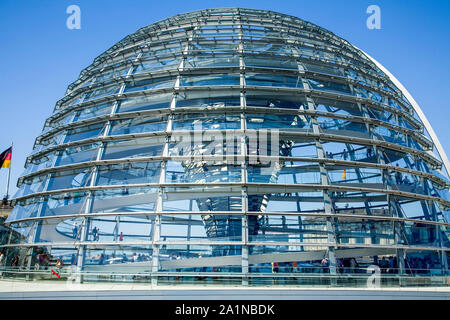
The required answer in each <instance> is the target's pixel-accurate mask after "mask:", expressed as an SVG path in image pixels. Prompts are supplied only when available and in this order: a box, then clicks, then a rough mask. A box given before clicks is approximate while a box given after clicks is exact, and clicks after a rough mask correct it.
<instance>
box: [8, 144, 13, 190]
mask: <svg viewBox="0 0 450 320" xmlns="http://www.w3.org/2000/svg"><path fill="white" fill-rule="evenodd" d="M13 144H14V143H13V142H11V160H10V163H9V170H8V180H7V182H6V199H9V180H10V178H11V162H12V148H13Z"/></svg>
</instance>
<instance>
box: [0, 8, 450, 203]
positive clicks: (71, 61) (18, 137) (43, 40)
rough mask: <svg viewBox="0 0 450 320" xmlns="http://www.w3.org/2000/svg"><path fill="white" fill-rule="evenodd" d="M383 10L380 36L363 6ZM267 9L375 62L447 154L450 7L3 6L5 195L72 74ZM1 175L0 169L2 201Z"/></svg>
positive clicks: (1, 183) (0, 184) (0, 137)
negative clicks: (212, 21)
mask: <svg viewBox="0 0 450 320" xmlns="http://www.w3.org/2000/svg"><path fill="white" fill-rule="evenodd" d="M72 4H76V5H78V6H80V8H81V30H69V29H67V28H66V20H67V18H68V16H69V15H68V14H66V8H67V7H68V6H69V5H72ZM371 4H375V5H378V6H379V7H380V8H381V30H369V29H368V28H367V27H366V19H367V17H368V16H369V15H368V14H366V8H367V7H368V6H369V5H371ZM210 7H244V8H257V9H265V10H274V11H278V12H281V13H286V14H290V15H293V16H297V17H299V18H302V19H305V20H308V21H311V22H313V23H315V24H318V25H319V26H321V27H324V28H326V29H328V30H330V31H332V32H334V33H335V34H337V35H338V36H340V37H342V38H344V39H346V40H348V41H349V42H350V43H352V44H354V45H356V46H357V47H359V48H361V49H362V50H364V51H366V52H367V53H368V54H370V55H371V56H372V57H374V58H375V59H377V60H378V61H379V62H380V63H382V64H383V65H384V66H385V67H386V68H387V69H388V70H390V72H391V73H393V74H394V75H395V76H396V77H397V78H398V79H399V80H400V81H401V82H402V83H403V85H404V86H405V87H406V88H407V89H408V91H409V92H410V93H411V94H412V95H413V97H414V98H415V100H416V101H417V102H418V103H419V105H420V106H421V107H422V109H423V110H424V112H425V115H426V116H427V117H428V120H429V121H430V122H431V125H432V126H433V127H434V129H435V131H436V134H437V135H438V137H439V139H440V141H441V143H442V145H443V147H444V149H446V150H447V152H448V153H450V140H449V138H450V130H449V124H450V123H449V119H450V117H449V115H448V114H449V113H450V107H449V102H448V98H447V94H448V93H449V91H450V90H449V89H450V88H449V84H450V81H449V77H448V71H450V59H449V58H448V53H449V51H450V40H449V39H450V37H449V34H450V19H449V14H448V13H449V12H450V1H448V0H443V1H432V2H429V1H417V0H410V1H402V0H396V1H394V0H390V1H384V0H383V1H381V0H371V1H365V0H342V1H335V0H334V1H333V0H315V1H311V0H295V1H284V0H279V1H273V0H272V1H266V0H257V1H246V0H240V1H214V2H213V1H200V0H199V1H197V0H189V1H186V0H184V1H178V0H171V1H153V0H122V1H117V0H82V1H75V0H71V1H65V0H59V1H56V0H53V1H48V0H40V1H37V0H28V1H17V0H16V1H14V0H1V1H0V41H1V50H0V68H1V71H2V76H1V77H0V93H1V100H0V149H1V150H0V152H1V151H3V150H4V149H6V148H7V147H8V146H9V145H10V143H11V141H14V153H13V160H12V172H11V188H10V194H14V192H15V190H16V187H15V184H16V181H17V178H18V177H19V175H20V174H21V173H22V171H23V165H24V163H25V158H26V156H27V155H28V154H29V153H30V152H31V150H32V146H33V143H34V139H35V137H36V136H38V135H39V133H40V132H41V130H42V127H43V124H44V121H45V119H46V118H47V117H48V116H50V114H51V113H52V111H53V108H54V106H55V103H56V101H57V100H59V99H60V98H62V96H63V95H64V92H65V90H66V87H67V85H68V84H70V83H71V82H72V81H74V80H76V79H77V77H78V75H79V72H80V71H81V70H82V69H83V68H85V67H87V66H88V65H89V64H90V63H91V62H92V61H93V59H94V58H95V57H96V56H98V55H99V54H101V53H102V52H103V51H105V50H107V49H108V48H109V47H111V46H112V45H114V43H116V42H118V41H119V40H121V39H122V38H123V37H125V36H126V35H128V34H130V33H132V32H134V31H136V30H137V29H139V28H141V27H143V26H145V25H149V24H151V23H154V22H157V21H159V20H162V19H164V18H167V17H170V16H172V15H175V14H179V13H183V12H188V11H193V10H198V9H204V8H210ZM6 176H7V170H6V169H1V170H0V195H1V196H3V194H4V190H5V185H6Z"/></svg>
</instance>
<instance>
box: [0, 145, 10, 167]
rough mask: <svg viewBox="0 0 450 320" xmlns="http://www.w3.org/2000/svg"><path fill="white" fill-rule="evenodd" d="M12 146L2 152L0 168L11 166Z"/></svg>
mask: <svg viewBox="0 0 450 320" xmlns="http://www.w3.org/2000/svg"><path fill="white" fill-rule="evenodd" d="M11 155H12V147H9V148H8V149H6V150H5V151H3V152H2V153H1V154H0V168H11Z"/></svg>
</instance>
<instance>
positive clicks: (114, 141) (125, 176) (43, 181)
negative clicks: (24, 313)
mask: <svg viewBox="0 0 450 320" xmlns="http://www.w3.org/2000/svg"><path fill="white" fill-rule="evenodd" d="M394 82H395V81H394V80H393V78H392V77H391V76H390V75H387V74H386V73H385V72H383V71H382V70H381V69H380V67H379V66H377V63H376V62H374V61H373V60H372V59H371V58H369V57H368V56H367V55H365V54H364V53H363V52H362V51H361V50H359V49H357V48H355V47H354V46H352V45H351V44H349V43H348V42H347V41H345V40H343V39H341V38H340V37H338V36H336V35H334V34H333V33H331V32H329V31H327V30H325V29H323V28H321V27H318V26H316V25H314V24H312V23H309V22H307V21H304V20H301V19H299V18H296V17H292V16H288V15H284V14H280V13H276V12H271V11H262V10H251V9H239V8H232V9H208V10H201V11H196V12H191V13H186V14H181V15H177V16H174V17H171V18H169V19H165V20H162V21H160V22H158V23H154V24H151V25H149V26H147V27H144V28H141V29H139V30H138V31H137V32H135V33H133V34H131V35H129V36H127V37H125V38H124V39H122V40H121V41H119V42H118V43H117V44H115V45H114V46H113V47H111V48H110V49H108V50H107V51H105V52H104V53H103V54H101V55H100V56H99V57H97V58H96V59H95V60H94V62H93V63H92V64H91V65H90V66H89V67H87V68H86V69H84V70H83V71H82V72H81V73H80V76H79V78H78V79H77V80H76V81H75V82H73V83H72V84H70V85H69V87H68V89H67V92H66V94H65V96H64V97H63V98H62V99H61V100H59V101H58V102H57V103H56V107H55V109H54V112H53V114H52V115H51V116H50V117H49V118H48V119H47V120H46V122H45V125H44V128H43V132H42V133H41V135H40V136H38V137H37V139H36V142H35V146H34V149H33V151H32V153H31V154H30V155H29V157H28V158H27V161H26V165H25V168H26V169H25V172H24V173H23V174H22V176H21V177H20V179H19V181H18V187H19V190H18V192H17V193H16V195H15V196H14V204H15V207H14V209H13V212H12V213H11V214H10V216H9V218H8V220H7V223H8V224H9V226H10V227H11V229H12V230H14V232H15V233H19V234H20V235H21V236H20V237H14V240H13V238H12V237H11V238H10V239H9V242H7V243H6V244H4V245H3V247H4V248H5V249H6V250H7V252H8V258H9V259H10V260H12V257H13V256H15V255H19V257H20V264H21V265H22V266H25V267H27V268H33V267H34V266H35V265H36V264H38V265H39V264H40V263H41V262H40V260H39V257H40V256H41V255H42V254H43V253H45V254H47V255H48V256H49V257H51V259H50V260H52V258H61V259H63V260H64V261H65V264H66V265H72V266H74V267H75V269H76V270H77V272H90V271H92V272H94V271H101V272H111V273H117V272H119V273H120V272H121V273H143V274H149V275H151V279H152V280H153V281H155V282H156V281H157V280H158V277H159V278H161V277H162V276H164V275H166V274H167V272H169V273H171V272H175V273H185V274H189V273H193V274H199V273H203V274H204V277H205V278H208V279H209V278H214V277H217V276H219V277H220V276H224V275H227V276H233V275H238V276H236V277H231V278H229V279H231V280H229V281H231V282H232V281H238V282H240V281H241V280H242V281H243V282H244V283H248V281H249V279H250V281H258V278H257V275H262V274H266V273H272V272H279V273H285V274H292V272H301V273H311V272H317V270H321V271H324V270H325V272H328V273H330V274H340V273H346V272H349V273H358V272H364V273H365V270H364V267H365V266H369V265H373V264H377V265H380V266H381V267H382V262H381V261H389V263H390V264H389V267H390V268H389V270H390V271H389V272H393V273H399V274H402V273H408V272H410V273H411V272H416V271H412V270H422V271H423V270H425V271H424V272H437V273H439V274H442V273H447V272H448V261H447V260H448V250H449V248H450V246H449V238H448V226H449V225H448V223H447V221H446V218H445V215H446V214H447V212H448V211H447V210H448V208H449V207H450V202H449V201H448V195H447V191H448V187H449V181H448V175H447V173H446V171H445V170H444V169H445V166H443V163H444V165H445V164H446V163H445V160H444V161H442V160H441V159H444V155H443V154H442V153H441V154H440V155H439V153H437V152H434V150H436V139H434V140H435V141H433V139H432V138H430V134H429V133H428V131H429V130H428V131H427V128H426V127H425V126H424V122H423V121H422V120H421V117H420V116H419V115H418V113H417V108H416V107H415V103H412V102H411V101H409V99H407V98H406V96H405V92H404V91H402V89H400V88H399V87H398V85H395V84H394ZM445 159H446V157H445ZM447 169H448V168H447ZM355 262H356V264H355ZM356 265H357V266H358V267H355V266H356ZM382 268H383V267H382ZM361 270H362V271H361ZM205 278H203V277H202V279H205ZM236 279H237V280H236ZM292 279H293V278H292Z"/></svg>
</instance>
